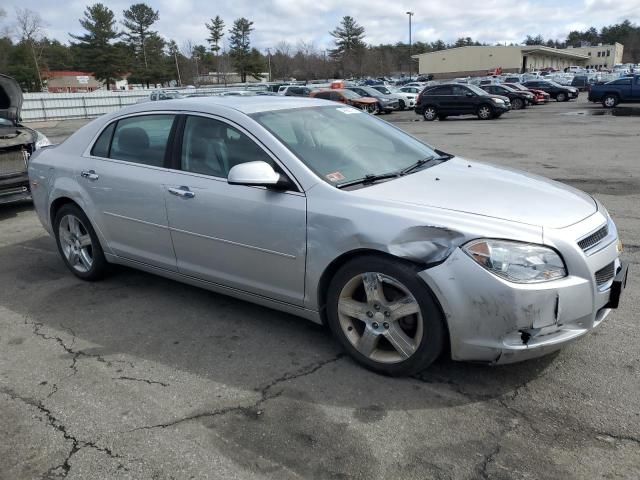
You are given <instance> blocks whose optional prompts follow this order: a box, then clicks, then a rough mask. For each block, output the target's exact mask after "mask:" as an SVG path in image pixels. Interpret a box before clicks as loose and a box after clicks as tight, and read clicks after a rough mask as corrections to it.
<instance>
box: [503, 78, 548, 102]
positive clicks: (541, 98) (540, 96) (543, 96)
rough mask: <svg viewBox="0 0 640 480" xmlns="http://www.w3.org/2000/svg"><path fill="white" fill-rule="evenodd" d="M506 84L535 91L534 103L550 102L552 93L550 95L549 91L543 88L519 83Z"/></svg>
mask: <svg viewBox="0 0 640 480" xmlns="http://www.w3.org/2000/svg"><path fill="white" fill-rule="evenodd" d="M504 85H507V86H509V87H511V88H515V89H516V90H522V91H524V92H531V93H533V94H534V95H535V97H534V99H533V104H534V105H540V104H541V103H549V100H550V99H551V95H549V94H548V93H547V92H543V91H542V90H538V89H535V88H527V87H525V86H524V85H520V84H519V83H505V84H504Z"/></svg>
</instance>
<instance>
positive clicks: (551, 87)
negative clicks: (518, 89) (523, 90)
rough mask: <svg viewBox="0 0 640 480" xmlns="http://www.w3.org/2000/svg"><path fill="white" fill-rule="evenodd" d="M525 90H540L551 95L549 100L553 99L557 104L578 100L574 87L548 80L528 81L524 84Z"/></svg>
mask: <svg viewBox="0 0 640 480" xmlns="http://www.w3.org/2000/svg"><path fill="white" fill-rule="evenodd" d="M522 85H524V86H525V87H527V88H535V89H537V90H542V91H543V92H547V93H548V94H549V95H551V98H555V99H556V101H558V102H567V101H569V100H571V99H572V98H578V89H577V88H574V87H565V86H564V85H560V84H559V83H556V82H552V81H550V80H529V81H528V82H524V83H523V84H522Z"/></svg>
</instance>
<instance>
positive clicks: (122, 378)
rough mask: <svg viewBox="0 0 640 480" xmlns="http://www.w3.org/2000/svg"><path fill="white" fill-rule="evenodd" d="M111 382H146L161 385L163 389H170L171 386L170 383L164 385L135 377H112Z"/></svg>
mask: <svg viewBox="0 0 640 480" xmlns="http://www.w3.org/2000/svg"><path fill="white" fill-rule="evenodd" d="M111 380H128V381H131V382H144V383H148V384H149V385H161V386H163V387H168V386H169V384H168V383H164V382H159V381H157V380H148V379H146V378H135V377H124V376H122V377H112V378H111Z"/></svg>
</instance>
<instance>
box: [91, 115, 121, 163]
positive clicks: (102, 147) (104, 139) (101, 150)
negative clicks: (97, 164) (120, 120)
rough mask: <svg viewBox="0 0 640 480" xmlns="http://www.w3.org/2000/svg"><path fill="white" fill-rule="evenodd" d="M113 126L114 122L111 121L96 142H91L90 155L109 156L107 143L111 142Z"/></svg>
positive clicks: (114, 126) (114, 125)
mask: <svg viewBox="0 0 640 480" xmlns="http://www.w3.org/2000/svg"><path fill="white" fill-rule="evenodd" d="M114 128H116V122H113V123H112V124H111V125H109V126H108V127H107V128H105V129H104V130H103V131H102V133H101V134H100V136H99V137H98V140H96V143H94V144H93V148H92V149H91V155H93V156H94V157H104V158H109V145H110V144H111V137H112V136H113V129H114Z"/></svg>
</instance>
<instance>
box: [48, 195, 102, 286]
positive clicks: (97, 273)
mask: <svg viewBox="0 0 640 480" xmlns="http://www.w3.org/2000/svg"><path fill="white" fill-rule="evenodd" d="M53 231H54V234H55V237H56V243H57V245H58V251H59V252H60V255H61V256H62V260H63V261H64V263H65V264H66V265H67V268H68V269H69V270H71V272H72V273H73V274H74V275H75V276H76V277H78V278H81V279H82V280H88V281H94V280H99V279H101V278H102V277H104V275H105V273H106V271H107V261H106V259H105V258H104V252H103V251H102V247H101V245H100V242H99V241H98V237H97V235H96V232H95V231H94V229H93V227H92V226H91V222H89V219H88V218H87V216H86V215H85V213H84V212H83V211H82V210H81V209H80V207H78V206H76V205H73V204H67V205H64V206H62V208H60V210H59V211H58V212H57V213H56V216H55V219H54V222H53Z"/></svg>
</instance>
